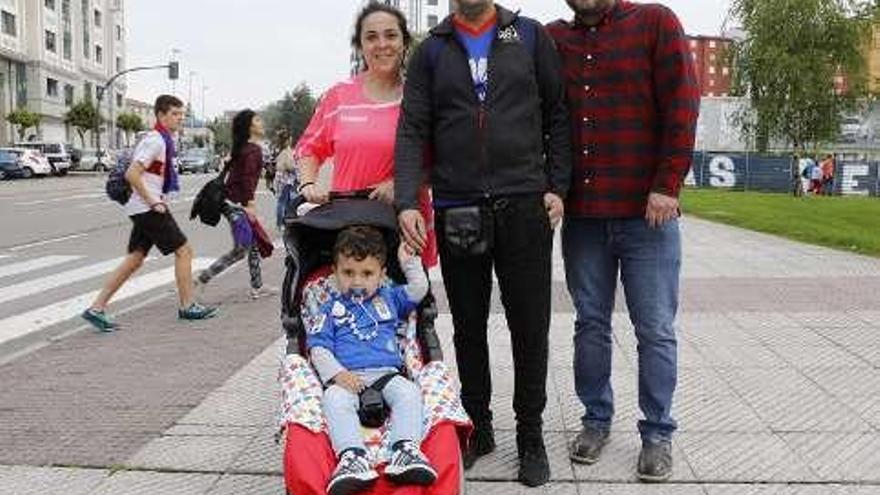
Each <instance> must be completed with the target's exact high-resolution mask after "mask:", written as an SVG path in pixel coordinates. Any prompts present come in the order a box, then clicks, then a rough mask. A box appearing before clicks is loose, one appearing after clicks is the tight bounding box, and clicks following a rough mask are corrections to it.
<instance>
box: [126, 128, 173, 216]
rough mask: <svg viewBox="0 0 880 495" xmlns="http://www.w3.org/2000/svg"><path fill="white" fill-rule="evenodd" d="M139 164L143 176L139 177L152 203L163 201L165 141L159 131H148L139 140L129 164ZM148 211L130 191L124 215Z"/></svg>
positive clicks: (145, 205) (137, 195)
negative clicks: (142, 169) (142, 167)
mask: <svg viewBox="0 0 880 495" xmlns="http://www.w3.org/2000/svg"><path fill="white" fill-rule="evenodd" d="M135 163H140V164H142V165H143V166H144V169H145V171H144V174H143V175H142V176H141V177H142V179H143V181H144V187H146V188H147V191H149V192H150V195H151V196H152V200H153V201H157V200H158V201H161V200H164V199H165V198H164V196H163V195H162V184H163V183H164V181H165V140H164V139H162V135H161V134H159V131H155V130H154V131H150V133H149V134H147V135H146V136H144V138H143V139H141V142H140V143H138V145H137V147H135V149H134V153H132V156H131V164H132V165H134V164H135ZM148 211H150V205H149V204H148V203H147V202H146V201H145V200H144V198H142V197H141V195H140V194H138V192H137V191H135V190H133V189H132V191H131V198H129V200H128V203H126V204H125V213H126V214H127V215H128V216H132V215H138V214H140V213H146V212H148Z"/></svg>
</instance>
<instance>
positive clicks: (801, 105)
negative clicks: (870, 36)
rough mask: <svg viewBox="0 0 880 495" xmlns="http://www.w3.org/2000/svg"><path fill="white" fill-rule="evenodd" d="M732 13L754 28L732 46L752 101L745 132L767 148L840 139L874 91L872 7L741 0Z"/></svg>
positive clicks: (739, 78)
mask: <svg viewBox="0 0 880 495" xmlns="http://www.w3.org/2000/svg"><path fill="white" fill-rule="evenodd" d="M731 14H732V15H733V16H734V17H735V18H737V19H738V20H739V21H740V22H741V24H742V27H743V29H744V30H745V32H746V33H747V35H746V36H747V37H746V38H745V39H744V40H743V41H740V42H736V43H734V45H733V47H732V50H731V53H730V57H731V59H732V63H733V67H734V91H736V92H738V93H739V94H742V95H745V96H746V97H747V98H748V100H749V102H750V108H748V109H747V110H744V111H743V112H740V114H739V115H738V121H739V125H740V127H741V128H742V130H743V132H744V133H745V135H747V136H754V137H755V139H756V141H757V145H758V148H759V149H760V150H762V151H765V150H766V148H767V145H768V142H770V141H782V142H785V143H786V144H787V145H789V146H791V148H792V149H794V151H795V153H802V152H804V151H805V150H808V149H815V148H816V147H818V146H819V145H820V144H821V143H824V142H830V141H833V140H835V139H836V138H837V137H838V134H839V132H840V122H841V119H842V118H843V116H844V114H845V113H846V112H850V111H853V110H855V109H856V108H857V105H858V103H859V101H860V100H861V99H862V98H864V97H865V96H866V94H867V93H866V84H865V83H866V75H865V62H864V58H863V55H862V52H861V48H862V47H863V46H864V43H865V41H866V35H867V33H868V28H869V26H870V22H869V21H870V12H869V11H868V10H867V9H865V8H863V5H862V3H861V2H856V0H734V1H733V4H732V7H731ZM840 76H843V77H844V78H845V80H846V81H847V84H846V87H845V88H841V87H840V86H839V85H836V83H835V81H836V79H837V78H839V77H840Z"/></svg>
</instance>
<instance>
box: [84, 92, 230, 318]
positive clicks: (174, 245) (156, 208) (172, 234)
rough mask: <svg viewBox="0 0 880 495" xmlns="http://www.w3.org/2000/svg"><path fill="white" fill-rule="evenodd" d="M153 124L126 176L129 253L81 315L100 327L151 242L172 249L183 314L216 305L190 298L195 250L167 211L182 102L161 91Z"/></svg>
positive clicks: (197, 314)
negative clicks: (111, 301) (174, 136)
mask: <svg viewBox="0 0 880 495" xmlns="http://www.w3.org/2000/svg"><path fill="white" fill-rule="evenodd" d="M153 111H154V113H155V115H156V126H155V128H154V129H153V130H152V131H151V132H149V133H148V134H147V135H146V136H144V138H143V139H142V140H141V141H140V142H139V143H138V144H137V146H136V148H135V150H134V153H133V154H132V159H131V165H130V166H129V167H128V170H127V171H126V173H125V180H126V181H127V182H128V183H129V184H130V185H131V189H132V191H131V197H130V198H129V200H128V202H127V203H126V205H125V212H126V213H127V214H128V216H129V218H130V219H131V222H132V224H133V226H132V229H131V235H130V236H129V239H128V256H126V257H125V259H124V260H123V262H122V264H121V265H120V266H119V268H117V269H116V271H114V272H113V274H112V275H111V276H110V278H109V279H108V280H107V281H106V283H105V284H104V287H103V289H101V292H100V293H99V294H98V297H97V298H96V299H95V301H94V302H92V305H91V306H90V307H89V308H88V309H86V310H85V311H84V312H83V314H82V317H83V318H84V319H85V320H86V321H88V322H89V323H91V324H92V325H93V326H94V327H95V328H97V329H98V330H100V331H103V332H112V331H113V330H115V329H116V328H117V325H116V323H115V322H114V321H113V320H112V319H111V318H110V317H109V316H108V315H107V305H108V304H110V299H111V298H112V297H113V295H114V294H116V292H117V291H118V290H119V288H120V287H122V285H123V284H124V283H125V282H126V281H127V280H128V279H129V278H131V276H132V275H133V274H134V273H135V272H136V271H137V270H138V269H139V268H140V267H141V266H142V265H143V264H144V260H145V259H146V257H147V254H149V252H150V250H151V249H152V248H153V246H156V247H157V248H159V252H161V253H162V254H163V255H165V256H167V255H169V254H171V253H174V277H175V280H176V281H177V295H178V299H179V301H180V307H179V309H178V312H177V315H178V317H179V318H180V319H182V320H201V319H205V318H210V317H212V316H214V314H215V313H216V311H217V310H216V308H212V307H208V306H203V305H201V304H199V303H196V302H194V301H193V284H192V259H193V250H192V247H190V244H189V242H188V241H187V239H186V236H185V235H184V234H183V232H181V230H180V227H178V226H177V222H176V221H175V220H174V217H173V216H172V215H171V210H170V208H169V205H168V200H169V199H170V197H171V196H172V195H173V194H174V193H176V192H178V191H179V190H180V186H179V184H178V181H177V172H176V171H175V170H174V166H173V163H174V157H175V155H176V153H175V148H174V138H173V137H172V134H173V133H174V132H177V130H178V129H179V128H180V125H181V123H182V122H183V116H184V111H183V102H182V101H180V100H179V99H178V98H176V97H174V96H171V95H162V96H159V97H158V98H157V99H156V104H155V105H154V106H153Z"/></svg>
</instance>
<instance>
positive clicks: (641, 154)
mask: <svg viewBox="0 0 880 495" xmlns="http://www.w3.org/2000/svg"><path fill="white" fill-rule="evenodd" d="M567 3H568V5H569V7H571V9H572V10H573V11H574V19H573V20H571V21H564V20H559V21H556V22H554V23H552V24H551V25H549V26H548V30H549V31H550V34H551V36H553V38H554V39H555V40H556V47H557V49H558V50H559V53H560V55H561V57H562V62H563V67H564V69H563V70H564V73H565V79H566V82H567V93H568V99H569V107H570V108H571V109H572V112H571V122H572V126H573V130H574V132H573V136H574V155H575V156H576V159H575V164H574V174H573V177H572V187H571V190H570V192H569V196H568V201H567V203H566V206H565V213H566V218H565V221H564V225H563V228H562V246H563V257H564V260H565V271H566V281H567V283H568V289H569V292H570V293H571V297H572V299H573V301H574V304H575V308H576V311H577V319H576V321H575V328H574V347H575V349H574V379H575V389H576V391H577V395H578V397H579V398H580V400H581V403H583V406H584V415H583V417H582V418H581V422H582V429H581V431H580V433H579V434H578V435H577V438H576V439H575V440H574V441H573V442H572V444H571V450H570V457H571V459H572V460H573V461H575V462H579V463H585V464H591V463H594V462H596V461H597V460H598V459H599V455H600V453H601V451H602V448H603V446H604V445H605V444H606V442H607V441H608V439H609V436H610V431H611V422H612V418H613V416H614V394H613V391H612V389H611V352H612V347H613V344H612V342H613V337H612V328H611V314H612V312H613V311H614V298H615V294H616V292H617V285H618V275H619V276H620V281H621V282H622V284H623V289H624V293H625V294H626V303H627V306H628V308H629V317H630V320H631V321H632V324H633V326H634V327H635V334H636V338H637V340H638V346H637V351H638V363H639V370H638V372H639V407H640V408H641V410H642V414H644V417H645V419H644V420H642V421H639V423H638V428H639V432H640V434H641V440H642V449H641V453H640V454H639V460H638V468H637V474H638V477H639V478H640V479H641V480H643V481H663V480H666V479H668V478H669V476H670V475H671V474H672V434H673V432H674V431H675V429H676V422H675V420H674V419H673V418H672V416H671V410H672V397H673V394H674V392H675V386H676V381H677V377H678V361H677V355H678V347H677V338H676V332H675V328H674V326H673V324H674V321H675V315H676V313H677V312H678V300H679V278H680V270H681V237H680V232H679V225H678V217H679V201H678V196H679V193H680V192H681V189H682V184H683V182H684V179H685V177H686V176H687V174H688V172H689V171H690V169H691V160H692V159H693V149H694V138H695V130H696V124H697V115H698V112H699V108H700V90H699V86H698V85H697V79H696V75H695V71H694V67H693V61H692V58H691V52H690V48H689V46H688V41H687V37H686V36H685V34H684V31H683V30H682V27H681V23H680V22H679V20H678V18H677V17H676V15H675V14H674V13H673V12H672V11H671V10H669V9H668V8H667V7H664V6H662V5H659V4H637V3H632V2H629V1H627V0H567Z"/></svg>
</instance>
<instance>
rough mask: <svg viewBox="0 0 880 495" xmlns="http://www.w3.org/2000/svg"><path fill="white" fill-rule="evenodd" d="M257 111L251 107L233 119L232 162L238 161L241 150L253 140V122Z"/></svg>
mask: <svg viewBox="0 0 880 495" xmlns="http://www.w3.org/2000/svg"><path fill="white" fill-rule="evenodd" d="M256 116H257V113H256V112H254V111H253V110H251V109H249V108H248V109H245V110H242V111H240V112H238V113H237V114H235V117H234V118H233V119H232V153H231V158H232V163H236V162H237V161H238V158H239V157H240V156H241V150H242V149H244V146H245V145H246V144H247V143H248V141H250V140H251V124H252V123H253V122H254V117H256Z"/></svg>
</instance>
